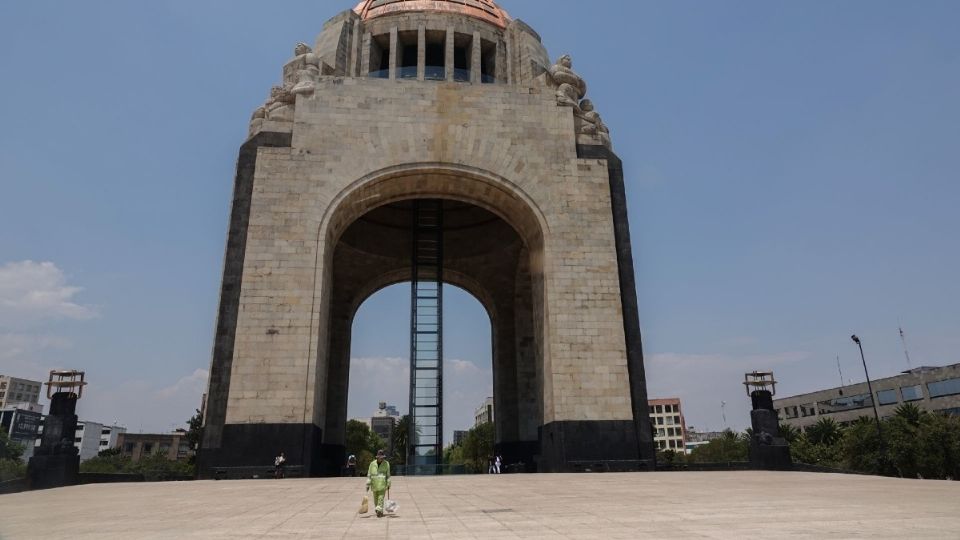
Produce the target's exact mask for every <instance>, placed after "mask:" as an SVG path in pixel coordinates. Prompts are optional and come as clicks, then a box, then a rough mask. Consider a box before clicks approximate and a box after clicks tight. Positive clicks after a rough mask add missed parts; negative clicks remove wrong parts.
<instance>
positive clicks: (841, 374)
mask: <svg viewBox="0 0 960 540" xmlns="http://www.w3.org/2000/svg"><path fill="white" fill-rule="evenodd" d="M837 372H839V373H840V395H841V396H842V395H843V369H842V368H841V367H840V355H839V354H838V355H837Z"/></svg>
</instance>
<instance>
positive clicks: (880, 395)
mask: <svg viewBox="0 0 960 540" xmlns="http://www.w3.org/2000/svg"><path fill="white" fill-rule="evenodd" d="M896 402H897V391H896V390H880V391H879V392H877V403H879V404H880V405H892V404H894V403H896Z"/></svg>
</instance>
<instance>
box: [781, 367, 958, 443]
mask: <svg viewBox="0 0 960 540" xmlns="http://www.w3.org/2000/svg"><path fill="white" fill-rule="evenodd" d="M873 390H874V393H875V394H874V395H870V391H869V389H868V388H867V383H866V382H862V383H859V384H852V385H848V386H844V387H842V388H831V389H829V390H819V391H817V392H811V393H809V394H801V395H797V396H790V397H785V398H780V399H775V400H773V406H774V408H775V409H776V410H777V414H778V415H779V416H780V421H781V422H784V423H786V424H789V425H791V426H793V427H796V428H798V429H806V428H808V427H810V426H812V425H813V424H816V423H817V422H818V421H819V420H820V419H821V418H832V419H834V420H835V421H837V422H839V423H841V424H846V423H849V422H852V421H854V420H856V419H857V418H859V417H861V416H871V417H872V415H873V403H874V399H876V403H877V406H878V409H879V410H880V416H882V417H888V416H891V415H893V413H894V411H895V410H896V408H897V407H899V406H900V405H902V404H904V403H913V404H914V405H916V406H918V407H920V408H921V409H924V410H927V411H931V412H939V413H943V414H954V415H960V364H953V365H950V366H944V367H919V368H916V369H911V370H909V371H904V372H903V373H901V374H900V375H897V376H895V377H887V378H885V379H877V380H874V381H873Z"/></svg>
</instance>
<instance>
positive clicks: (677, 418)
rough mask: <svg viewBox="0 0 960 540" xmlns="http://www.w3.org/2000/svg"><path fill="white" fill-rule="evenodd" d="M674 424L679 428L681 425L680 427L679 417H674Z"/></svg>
mask: <svg viewBox="0 0 960 540" xmlns="http://www.w3.org/2000/svg"><path fill="white" fill-rule="evenodd" d="M673 423H674V424H676V425H678V426H679V425H680V417H679V416H674V417H673Z"/></svg>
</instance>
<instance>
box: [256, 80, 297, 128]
mask: <svg viewBox="0 0 960 540" xmlns="http://www.w3.org/2000/svg"><path fill="white" fill-rule="evenodd" d="M293 86H294V85H293V84H292V83H284V84H283V86H274V87H273V88H271V89H270V97H269V98H267V102H266V103H265V104H264V105H263V107H264V109H265V111H266V118H267V119H268V120H275V121H279V122H292V121H293V105H294V104H295V103H296V102H297V96H296V94H294V93H293ZM254 114H256V113H254Z"/></svg>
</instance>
